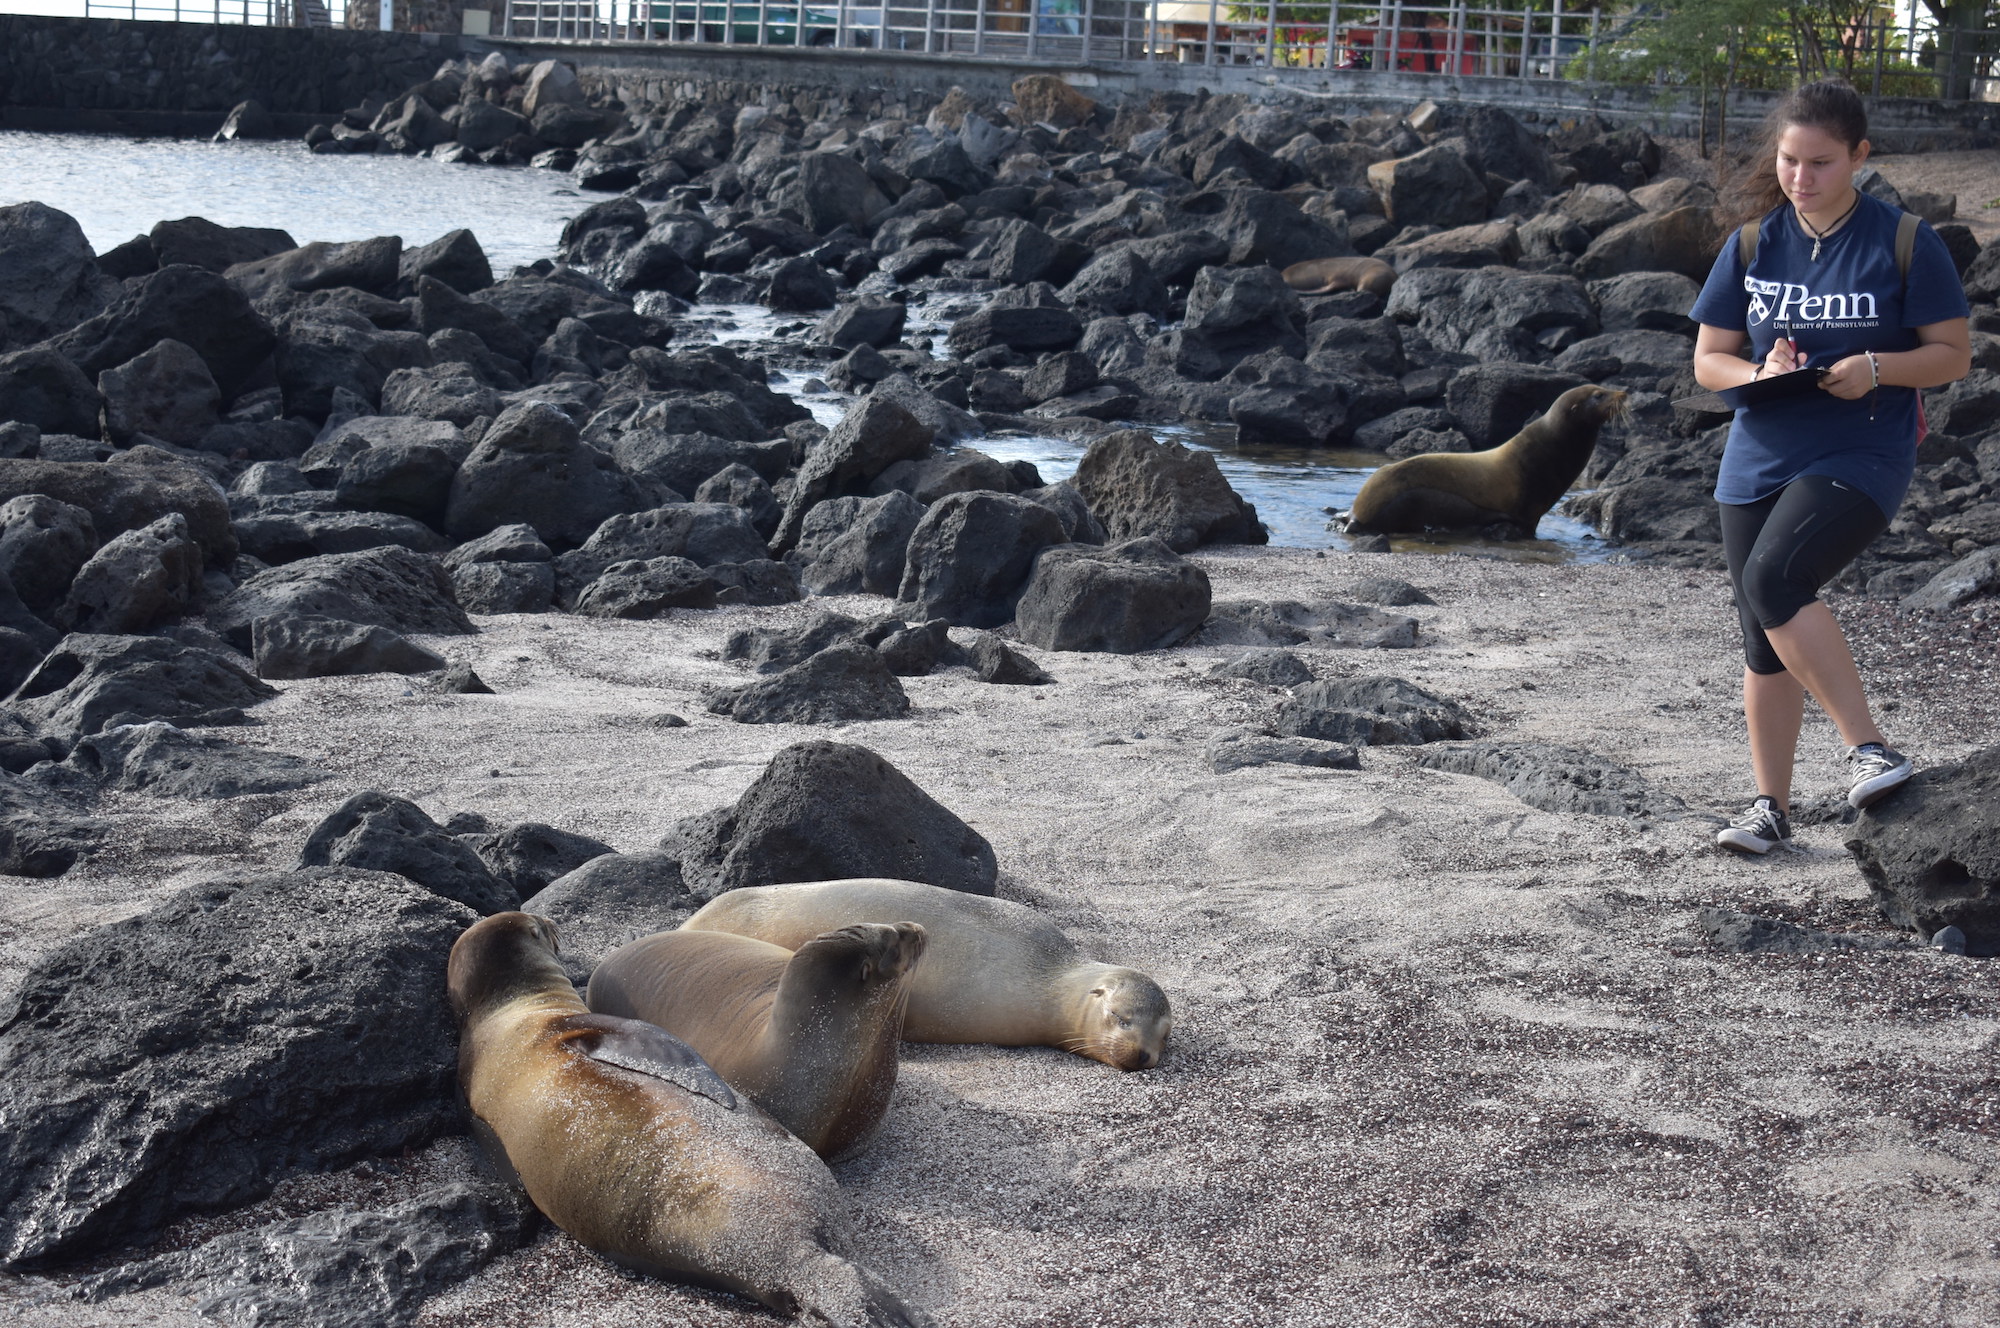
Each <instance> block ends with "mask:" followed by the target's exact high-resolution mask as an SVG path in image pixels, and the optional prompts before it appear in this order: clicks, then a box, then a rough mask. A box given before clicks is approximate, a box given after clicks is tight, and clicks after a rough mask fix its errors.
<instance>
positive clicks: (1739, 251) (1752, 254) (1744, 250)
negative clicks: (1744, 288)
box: [1736, 218, 1764, 272]
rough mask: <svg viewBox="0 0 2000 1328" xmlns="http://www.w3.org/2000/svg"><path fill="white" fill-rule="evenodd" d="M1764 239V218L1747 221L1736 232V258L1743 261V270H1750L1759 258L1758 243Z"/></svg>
mask: <svg viewBox="0 0 2000 1328" xmlns="http://www.w3.org/2000/svg"><path fill="white" fill-rule="evenodd" d="M1763 237H1764V222H1763V219H1762V218H1759V219H1757V220H1754V221H1746V222H1744V223H1743V224H1742V225H1741V226H1740V227H1738V228H1737V230H1736V256H1737V257H1738V258H1741V259H1742V260H1743V270H1744V271H1745V272H1748V271H1749V270H1750V264H1751V262H1752V261H1753V260H1754V259H1755V258H1756V257H1757V241H1759V240H1761V239H1762V238H1763Z"/></svg>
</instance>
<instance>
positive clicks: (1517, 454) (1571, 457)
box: [1347, 384, 1625, 538]
mask: <svg viewBox="0 0 2000 1328" xmlns="http://www.w3.org/2000/svg"><path fill="white" fill-rule="evenodd" d="M1624 409H1625V394H1624V393H1623V392H1620V391H1617V390H1615V389H1613V388H1609V387H1592V386H1590V385H1588V384H1585V385H1584V386H1582V387H1572V388H1571V389H1570V390H1569V391H1567V392H1565V393H1563V394H1562V395H1561V396H1559V397H1557V398H1556V400H1555V404H1554V405H1552V406H1550V407H1549V408H1548V411H1547V413H1545V414H1543V415H1542V416H1540V417H1539V418H1537V419H1535V420H1532V421H1530V422H1529V423H1528V425H1527V426H1526V427H1525V428H1523V429H1522V430H1521V432H1519V433H1517V434H1515V435H1514V436H1513V437H1512V438H1509V439H1508V440H1507V441H1506V442H1504V443H1502V444H1500V446H1498V447H1495V448H1491V449H1489V450H1487V451H1484V452H1431V453H1426V454H1425V455H1422V456H1413V457H1405V458H1404V459H1403V460H1401V461H1392V462H1390V463H1389V464H1388V465H1386V466H1384V467H1382V468H1381V469H1380V470H1378V471H1376V472H1375V473H1374V474H1373V475H1370V476H1369V477H1368V480H1367V482H1366V483H1364V484H1363V485H1362V486H1361V492H1360V493H1358V494H1356V495H1355V496H1354V510H1353V512H1352V513H1350V514H1349V516H1348V518H1347V529H1348V530H1349V531H1350V532H1351V533H1354V534H1369V533H1375V534H1384V535H1387V534H1395V533H1398V532H1404V531H1418V530H1451V529H1468V528H1476V527H1479V526H1489V525H1492V524H1494V523H1495V522H1511V523H1512V524H1514V525H1516V526H1518V527H1520V528H1521V530H1523V531H1524V532H1526V535H1527V537H1528V538H1533V536H1534V533H1535V526H1536V525H1537V524H1538V523H1539V522H1540V521H1541V519H1542V517H1543V516H1544V515H1545V514H1546V513H1547V512H1548V510H1549V509H1550V508H1551V507H1554V506H1555V505H1556V500H1557V499H1559V498H1561V497H1562V496H1563V494H1564V493H1566V492H1568V490H1569V486H1570V485H1571V484H1573V483H1575V481H1576V477H1577V476H1578V475H1581V474H1582V473H1583V468H1584V465H1585V464H1586V463H1587V462H1588V461H1589V460H1590V453H1591V450H1592V449H1593V448H1595V447H1596V446H1597V433H1598V430H1599V429H1601V428H1603V427H1604V424H1605V422H1606V421H1607V420H1609V419H1611V418H1612V417H1613V416H1616V415H1617V414H1619V413H1620V412H1621V411H1623V410H1624Z"/></svg>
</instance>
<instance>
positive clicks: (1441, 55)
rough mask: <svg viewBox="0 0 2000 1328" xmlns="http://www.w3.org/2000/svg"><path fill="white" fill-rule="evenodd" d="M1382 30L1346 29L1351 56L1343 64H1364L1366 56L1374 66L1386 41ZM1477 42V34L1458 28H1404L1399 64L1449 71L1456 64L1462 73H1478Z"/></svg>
mask: <svg viewBox="0 0 2000 1328" xmlns="http://www.w3.org/2000/svg"><path fill="white" fill-rule="evenodd" d="M1378 31H1379V30H1378V29H1375V28H1349V29H1348V30H1347V31H1346V32H1344V33H1342V34H1341V36H1342V39H1343V41H1344V43H1345V44H1346V47H1347V59H1346V60H1345V61H1343V62H1342V65H1341V67H1342V68H1345V69H1355V68H1362V67H1364V66H1363V65H1362V64H1361V63H1360V62H1361V61H1362V60H1363V59H1365V60H1367V61H1368V66H1366V67H1372V66H1373V64H1374V61H1375V60H1376V59H1377V58H1378V57H1379V56H1380V55H1381V53H1382V50H1381V48H1382V46H1383V44H1384V43H1383V42H1382V41H1381V39H1380V38H1379V37H1378V35H1377V33H1378ZM1477 43H1478V39H1477V38H1475V37H1472V36H1469V35H1468V34H1466V33H1463V32H1460V31H1458V30H1457V29H1455V28H1402V29H1399V30H1398V31H1397V33H1396V68H1398V69H1402V70H1408V71H1409V72H1411V73H1417V74H1448V73H1451V72H1452V67H1453V65H1454V64H1456V65H1457V71H1458V72H1459V73H1461V74H1477V73H1478V72H1479V56H1478V55H1477V54H1476V53H1475V51H1474V47H1475V46H1476V45H1477ZM1454 52H1456V58H1455V59H1454Z"/></svg>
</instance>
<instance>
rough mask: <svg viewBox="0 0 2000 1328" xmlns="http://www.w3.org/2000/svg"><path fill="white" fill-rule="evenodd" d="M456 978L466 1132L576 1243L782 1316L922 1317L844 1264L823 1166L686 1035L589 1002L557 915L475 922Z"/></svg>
mask: <svg viewBox="0 0 2000 1328" xmlns="http://www.w3.org/2000/svg"><path fill="white" fill-rule="evenodd" d="M447 980H448V982H449V986H450V992H451V1002H452V1009H453V1010H454V1011H456V1012H457V1014H458V1019H459V1053H458V1078H459V1086H460V1089H461V1091H463V1093H464V1094H465V1099H466V1103H467V1105H468V1106H469V1107H470V1108H471V1111H472V1118H473V1125H474V1132H475V1133H476V1134H478V1135H479V1137H480V1140H481V1142H482V1143H483V1144H485V1145H486V1146H487V1148H488V1149H489V1151H491V1152H492V1153H493V1154H494V1160H495V1161H496V1162H499V1163H501V1164H503V1165H504V1166H506V1167H507V1168H509V1169H511V1171H512V1172H513V1174H514V1175H515V1176H516V1177H517V1178H518V1179H519V1180H520V1182H521V1184H522V1186H523V1187H525V1188H526V1190H527V1191H528V1197H529V1198H531V1199H533V1200H534V1202H535V1206H536V1207H537V1208H539V1209H541V1210H542V1212H543V1213H545V1214H547V1215H548V1218H549V1220H550V1221H552V1222H554V1223H555V1224H556V1225H557V1226H559V1227H561V1228H562V1229H563V1230H564V1231H566V1232H568V1233H569V1234H570V1235H571V1236H573V1237H575V1238H576V1240H577V1241H578V1242H580V1243H581V1244H583V1245H586V1246H588V1247H589V1248H591V1249H593V1250H596V1251H598V1252H599V1253H601V1254H604V1255H606V1256H607V1257H609V1258H610V1259H612V1260H613V1261H614V1262H616V1263H620V1264H623V1265H625V1266H627V1267H630V1268H635V1269H637V1270H639V1271H640V1272H643V1273H650V1274H652V1275H654V1276H656V1277H670V1278H676V1279H679V1280H683V1281H690V1282H699V1283H701V1284H703V1285H705V1286H712V1287H719V1288H721V1289H723V1290H725V1291H732V1292H735V1293H737V1294H739V1295H743V1296H748V1297H750V1298H751V1299H753V1300H755V1301H757V1302H759V1303H760V1304H763V1305H766V1306H768V1307H770V1308H771V1309H774V1310H776V1311H778V1312H779V1313H781V1314H813V1315H817V1316H818V1317H819V1318H820V1319H822V1320H824V1321H825V1322H827V1323H830V1324H839V1325H844V1326H846V1328H919V1325H922V1324H923V1323H924V1322H925V1321H924V1320H923V1319H922V1318H920V1317H919V1316H918V1315H916V1314H915V1313H914V1312H912V1311H911V1310H910V1309H909V1308H908V1307H906V1306H905V1305H904V1304H903V1303H902V1302H901V1301H900V1300H899V1299H898V1298H897V1297H896V1296H895V1294H894V1293H893V1292H891V1291H889V1290H888V1289H887V1288H886V1287H884V1286H883V1285H882V1284H881V1283H880V1282H879V1281H877V1280H876V1278H875V1276H874V1275H873V1274H872V1273H870V1272H868V1271H867V1270H866V1269H864V1268H862V1267H860V1266H859V1265H857V1264H855V1263H853V1262H851V1261H850V1260H849V1259H848V1258H847V1257H846V1253H845V1251H846V1249H847V1248H848V1246H849V1244H850V1235H849V1230H848V1225H847V1215H846V1210H845V1207H844V1205H843V1204H842V1202H841V1197H840V1191H839V1188H838V1187H837V1186H836V1185H835V1183H834V1179H833V1173H832V1172H830V1171H828V1170H827V1169H826V1163H824V1162H822V1161H820V1160H819V1158H818V1157H817V1156H816V1155H815V1154H814V1153H813V1151H812V1150H811V1149H810V1148H807V1147H806V1146H805V1145H804V1144H802V1143H800V1142H799V1141H798V1140H797V1139H795V1138H793V1137H792V1136H791V1134H789V1133H788V1132H787V1131H786V1130H785V1128H784V1127H783V1126H782V1125H779V1124H778V1123H777V1122H776V1121H774V1120H772V1119H771V1118H770V1117H769V1116H766V1115H765V1114H764V1113H763V1112H762V1111H759V1110H758V1109H757V1107H756V1106H755V1105H753V1104H752V1103H751V1102H750V1101H749V1100H748V1099H747V1098H744V1097H741V1096H739V1095H737V1094H736V1093H734V1092H732V1091H731V1090H730V1088H729V1085H727V1084H726V1083H724V1082H723V1081H722V1079H721V1077H720V1076H719V1075H717V1074H716V1073H715V1071H714V1070H712V1069H710V1068H709V1066H708V1065H707V1063H706V1062H704V1061H703V1060H702V1059H701V1057H699V1056H697V1055H695V1054H694V1053H693V1052H692V1051H690V1050H689V1049H688V1048H687V1046H686V1045H685V1044H683V1043H681V1042H679V1041H677V1040H675V1039H674V1038H673V1037H671V1036H669V1035H668V1034H667V1033H665V1032H663V1031H662V1030H660V1029H658V1028H655V1027H654V1026H653V1025H651V1024H645V1023H641V1022H639V1021H638V1020H636V1019H618V1018H613V1017H611V1016H608V1015H601V1014H592V1013H590V1011H589V1010H587V1009H585V1008H584V1004H583V1002H582V1001H581V1000H579V999H578V998H577V994H576V988H575V987H573V986H571V985H570V981H569V978H568V977H567V976H566V975H565V974H564V972H563V967H562V962H561V961H560V960H559V959H557V957H556V944H555V926H554V924H553V923H551V922H550V921H549V920H548V919H547V918H538V917H535V916H533V915H531V914H527V913H496V914H494V915H493V916H492V917H489V918H482V919H481V920H480V921H478V922H476V923H474V924H473V925H472V926H470V927H468V928H467V929H466V930H465V932H464V934H462V935H461V936H460V937H459V938H458V942H457V943H456V944H455V945H453V946H452V951H451V963H450V967H449V969H448V976H447Z"/></svg>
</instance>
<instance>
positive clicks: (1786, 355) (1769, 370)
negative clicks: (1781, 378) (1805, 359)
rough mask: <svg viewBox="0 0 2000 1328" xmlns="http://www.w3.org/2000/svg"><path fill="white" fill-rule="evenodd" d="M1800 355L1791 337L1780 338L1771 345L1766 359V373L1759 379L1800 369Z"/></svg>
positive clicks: (1759, 375)
mask: <svg viewBox="0 0 2000 1328" xmlns="http://www.w3.org/2000/svg"><path fill="white" fill-rule="evenodd" d="M1798 367H1799V365H1798V353H1797V348H1796V347H1795V346H1794V344H1793V342H1792V340H1791V338H1790V337H1779V338H1778V339H1777V340H1776V341H1773V342H1772V343H1771V351H1770V354H1768V355H1766V356H1765V357H1764V372H1763V373H1761V374H1758V375H1757V376H1758V377H1759V378H1769V377H1771V376H1772V375H1774V374H1785V373H1790V372H1791V371H1792V370H1794V369H1796V368H1798Z"/></svg>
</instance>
